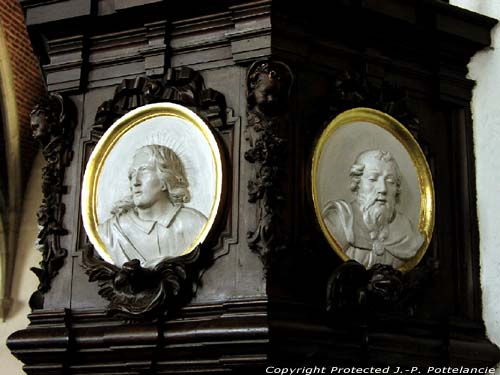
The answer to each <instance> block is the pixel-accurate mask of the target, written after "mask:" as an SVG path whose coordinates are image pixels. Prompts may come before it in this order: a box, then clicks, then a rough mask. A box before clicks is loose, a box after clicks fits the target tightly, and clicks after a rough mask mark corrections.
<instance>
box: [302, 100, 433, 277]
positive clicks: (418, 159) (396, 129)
mask: <svg viewBox="0 0 500 375" xmlns="http://www.w3.org/2000/svg"><path fill="white" fill-rule="evenodd" d="M355 121H365V122H369V123H372V124H374V125H376V126H379V127H380V128H382V129H384V130H386V131H387V132H389V133H390V134H391V135H392V136H394V137H395V138H396V139H397V140H398V141H399V142H400V143H401V144H402V146H403V147H404V148H405V150H406V151H407V152H408V154H409V155H410V158H411V160H412V162H413V164H414V166H415V169H416V171H417V177H418V182H419V191H420V198H421V199H420V209H419V223H418V229H419V231H420V233H421V234H422V235H423V236H424V242H423V244H422V246H421V247H420V249H419V250H418V251H417V253H416V255H415V256H414V257H413V258H411V259H410V260H409V261H407V262H405V263H404V264H403V265H402V266H401V267H400V268H399V270H400V271H402V272H407V271H409V270H411V269H412V268H414V267H415V266H416V265H417V264H418V263H419V262H420V260H421V259H422V257H423V256H424V255H425V253H426V251H427V248H428V247H429V244H430V241H431V238H432V233H433V230H434V221H435V196H434V183H433V180H432V174H431V171H430V168H429V165H428V163H427V160H426V158H425V155H424V153H423V151H422V149H421V148H420V146H419V144H418V143H417V141H416V140H415V138H414V137H413V136H412V135H411V133H410V132H409V131H408V130H407V129H406V127H405V126H404V125H403V124H401V123H400V122H399V121H398V120H396V119H395V118H394V117H392V116H390V115H388V114H386V113H384V112H381V111H379V110H376V109H372V108H365V107H358V108H353V109H350V110H347V111H344V112H342V113H340V114H339V115H337V116H336V117H335V118H334V119H333V120H331V121H330V122H329V123H328V125H327V126H326V128H325V129H324V130H323V131H322V133H321V135H320V137H319V139H318V140H317V142H316V145H315V146H314V151H313V157H312V165H311V180H310V181H311V192H312V200H313V206H314V213H315V215H316V220H317V221H318V223H319V225H320V228H321V231H322V233H323V235H324V236H325V237H326V239H327V241H328V244H329V245H330V247H332V249H333V250H334V251H335V252H336V253H337V255H339V257H340V258H341V259H342V260H343V261H347V260H349V259H351V258H349V257H348V256H347V255H346V254H345V253H344V252H343V251H342V249H341V247H340V245H339V244H338V243H337V241H336V240H335V239H334V238H333V236H332V235H331V234H330V232H329V230H328V229H327V227H326V225H325V223H324V221H323V220H322V218H321V209H320V207H319V202H318V193H317V188H316V181H317V170H318V163H319V158H320V155H321V151H322V149H323V147H324V145H325V142H326V141H327V139H328V138H329V137H331V136H332V135H333V133H334V132H335V131H336V130H337V129H339V128H340V127H343V126H348V125H349V124H350V123H352V122H355Z"/></svg>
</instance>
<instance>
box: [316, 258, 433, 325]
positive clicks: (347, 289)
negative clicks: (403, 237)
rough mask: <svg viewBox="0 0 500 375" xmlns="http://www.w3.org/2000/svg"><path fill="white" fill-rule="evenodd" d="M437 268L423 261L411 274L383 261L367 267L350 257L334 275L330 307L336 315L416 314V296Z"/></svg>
mask: <svg viewBox="0 0 500 375" xmlns="http://www.w3.org/2000/svg"><path fill="white" fill-rule="evenodd" d="M435 270H436V268H435V265H434V268H433V265H432V264H420V265H419V266H417V267H415V268H414V269H412V270H411V271H410V272H407V273H402V272H400V271H399V270H396V269H394V268H393V267H391V266H388V265H383V264H376V265H375V266H373V267H372V268H370V269H369V270H367V269H366V268H365V267H364V266H363V265H361V264H360V263H358V262H356V261H355V260H349V261H347V262H345V263H344V264H342V265H340V266H339V267H337V268H336V269H335V270H334V271H333V273H332V275H331V276H330V280H329V281H328V285H327V296H326V309H327V311H328V312H330V313H333V314H334V315H338V314H348V315H349V314H353V313H358V314H364V313H368V312H370V313H373V312H375V311H377V312H384V311H385V312H390V313H391V314H394V313H404V314H407V315H412V312H413V310H414V297H415V296H416V295H418V293H419V292H420V291H421V289H422V288H424V287H425V285H426V284H427V282H428V281H429V280H430V278H431V277H432V272H433V271H435Z"/></svg>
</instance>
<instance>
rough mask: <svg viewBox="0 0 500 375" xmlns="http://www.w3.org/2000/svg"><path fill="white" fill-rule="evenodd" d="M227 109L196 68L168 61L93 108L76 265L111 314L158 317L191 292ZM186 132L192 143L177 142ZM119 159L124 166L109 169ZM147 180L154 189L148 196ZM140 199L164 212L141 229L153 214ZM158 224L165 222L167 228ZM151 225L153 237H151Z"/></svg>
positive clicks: (211, 215)
mask: <svg viewBox="0 0 500 375" xmlns="http://www.w3.org/2000/svg"><path fill="white" fill-rule="evenodd" d="M162 102H169V103H163V104H162ZM174 103H175V104H174ZM179 104H180V105H179ZM186 107H187V108H186ZM225 113H226V111H225V100H224V97H223V95H222V94H220V93H218V92H216V91H214V90H211V89H204V88H203V79H202V77H201V76H200V75H199V74H198V73H197V72H195V71H193V70H191V69H188V68H180V69H170V70H169V71H168V73H167V74H166V75H165V76H164V77H163V78H161V79H150V78H146V77H139V78H136V79H127V80H124V81H123V82H122V83H121V84H120V85H119V87H118V88H117V90H116V92H115V95H114V97H113V99H111V100H108V101H106V102H104V103H103V104H102V105H101V106H100V107H99V109H98V111H97V114H96V118H95V124H94V126H93V128H92V134H93V141H97V140H99V138H101V137H102V138H101V140H100V141H99V143H98V144H97V146H96V147H95V149H94V152H93V153H92V155H91V156H90V160H89V162H88V165H87V169H86V172H85V177H84V183H83V187H82V215H83V219H84V226H85V229H86V232H87V235H88V236H89V239H90V242H91V243H92V245H93V246H92V245H88V246H87V247H86V248H85V249H84V251H83V267H84V268H85V271H86V273H87V274H88V275H89V279H90V281H97V282H98V285H99V294H100V295H102V296H103V297H104V298H106V299H107V300H108V301H109V302H110V303H109V305H108V313H109V314H112V315H120V316H124V317H128V318H144V317H153V318H154V317H160V316H164V315H166V314H167V313H168V312H169V311H172V309H173V308H175V307H178V306H180V305H181V304H183V303H185V302H187V301H188V300H189V298H190V297H191V296H192V291H193V289H194V284H195V282H196V281H197V280H196V279H197V277H198V275H199V271H200V270H201V264H202V257H203V256H207V254H209V252H207V251H203V248H208V247H209V246H210V243H211V241H212V239H215V235H213V234H212V233H209V231H210V230H211V228H213V227H214V224H215V221H216V217H218V216H219V215H218V207H219V202H220V200H221V191H222V167H221V165H222V163H221V160H220V159H221V153H220V151H219V148H218V144H219V142H217V138H214V135H215V136H217V134H213V133H214V132H213V129H214V128H217V127H221V126H224V125H225ZM117 119H118V120H117ZM115 120H117V121H115ZM113 122H114V123H113ZM112 123H113V125H112ZM207 124H208V126H207ZM111 125H112V126H111ZM106 130H107V131H106ZM104 132H105V133H104ZM103 133H104V134H103ZM179 134H180V135H181V136H179ZM193 134H195V135H193ZM196 137H199V138H196ZM181 138H183V139H181ZM184 138H186V139H189V142H188V143H189V144H187V143H186V144H185V145H184V146H183V145H182V142H184V141H185V139H184ZM186 142H187V141H186ZM196 142H199V145H198V144H197V143H196ZM188 146H189V147H188ZM205 149H206V150H205ZM134 150H135V152H134ZM205 154H206V155H205ZM197 155H198V156H197ZM199 155H201V156H199ZM113 158H118V159H117V160H116V161H113V160H114V159H113ZM123 158H130V160H123ZM202 159H203V160H202ZM212 159H213V160H212ZM153 160H154V162H153ZM211 160H212V161H211ZM117 163H118V164H119V165H124V166H125V172H123V173H121V174H118V175H117V177H116V178H115V175H114V173H115V170H116V169H117V168H116V165H118V164H117ZM150 163H153V164H154V166H153V164H151V168H150V169H148V167H147V166H148V165H150ZM204 163H208V164H207V165H205V164H204ZM129 167H130V168H129ZM212 167H213V168H212ZM127 168H128V170H127ZM210 168H212V169H210ZM120 169H123V168H120ZM127 171H128V172H127ZM207 171H208V172H207ZM122 175H123V176H122ZM122 178H123V183H122V182H120V181H121V180H119V179H122ZM147 178H150V180H149V181H153V182H150V183H151V185H148V186H149V187H147V186H146V183H145V182H144V181H145V179H147ZM151 179H152V180H151ZM108 180H110V181H108ZM106 181H107V182H106ZM155 181H157V182H158V184H156V182H155ZM101 186H102V187H101ZM110 186H113V189H110V188H109V187H110ZM212 186H213V187H214V188H213V193H209V192H210V191H211V190H210V189H211V187H212ZM156 188H158V190H154V189H156ZM120 189H122V190H123V193H124V194H125V195H123V194H121V193H119V192H116V191H119V190H120ZM147 189H150V190H151V191H153V190H154V191H158V193H157V194H156V193H155V194H154V195H151V196H152V197H153V198H150V197H149V196H147V194H148V193H147ZM115 190H116V191H115ZM207 192H208V193H207ZM115 193H116V194H115ZM203 194H208V195H207V197H208V196H210V197H209V198H207V199H203V198H202V197H203V196H204V195H203ZM115 195H116V197H115ZM99 196H101V197H105V198H101V199H100V200H99V198H98V197H99ZM96 197H97V198H96ZM122 197H124V198H123V199H122ZM212 197H213V198H212ZM146 199H150V200H151V201H154V202H153V203H152V204H153V205H158V207H160V206H161V208H162V209H161V210H160V211H158V212H161V213H162V214H161V217H158V218H157V219H155V220H157V221H153V222H154V223H155V224H154V226H153V227H151V228H150V229H148V230H147V231H145V232H142V231H143V230H144V225H145V224H146V223H151V222H152V221H147V220H145V221H144V220H142V219H141V215H142V214H143V211H144V210H145V209H149V207H150V205H149V203H148V204H146V203H147V202H145V200H146ZM109 202H115V204H114V205H112V206H109V207H108V205H109ZM205 206H206V207H205ZM167 208H168V209H169V210H167ZM164 209H165V210H164ZM148 212H149V211H148ZM165 212H171V213H173V214H172V215H170V216H169V215H168V214H164V213H165ZM167 216H168V217H167ZM118 218H119V220H118ZM167 219H168V220H167ZM141 220H142V221H141ZM129 221H130V223H129ZM167 221H168V222H167ZM159 223H161V224H162V225H163V226H160V224H159ZM134 225H139V227H141V228H142V229H141V230H138V231H136V230H135V229H133V228H138V227H136V226H134ZM162 228H166V229H162ZM179 228H183V229H182V233H181V234H179V233H180V232H177V230H180V229H179ZM193 228H195V229H193ZM155 231H156V232H155ZM163 231H165V233H167V232H166V231H170V232H168V236H167V237H162V236H163V234H162V233H163ZM153 232H154V233H156V234H155V236H156V235H157V236H158V237H157V241H156V240H155V241H149V240H148V239H149V238H150V237H151V235H152V234H151V233H153ZM207 235H208V237H207ZM146 237H147V238H146ZM187 237H189V238H187ZM191 237H192V238H191ZM151 238H152V237H151ZM155 238H156V237H155ZM172 241H173V242H172ZM184 241H186V242H184ZM171 242H172V243H171ZM117 243H120V245H119V246H117V245H116V244H117ZM180 243H182V245H179V244H180ZM190 243H191V245H189V244H190ZM197 244H199V245H197ZM156 245H157V248H156V247H155V246H156ZM94 250H96V251H97V253H98V255H97V254H96V253H95V252H94ZM155 254H156V255H155ZM158 254H159V255H158Z"/></svg>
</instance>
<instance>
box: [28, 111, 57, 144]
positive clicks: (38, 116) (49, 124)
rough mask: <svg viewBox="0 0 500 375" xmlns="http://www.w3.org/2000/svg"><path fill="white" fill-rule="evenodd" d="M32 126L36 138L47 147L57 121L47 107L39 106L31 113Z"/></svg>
mask: <svg viewBox="0 0 500 375" xmlns="http://www.w3.org/2000/svg"><path fill="white" fill-rule="evenodd" d="M30 125H31V130H32V134H33V138H35V139H36V140H37V141H38V142H39V143H40V144H42V145H46V144H47V143H49V141H50V136H51V132H52V128H53V127H54V125H55V119H54V116H53V113H52V111H50V108H48V107H47V106H43V105H40V104H37V105H36V106H35V108H33V110H32V111H31V113H30Z"/></svg>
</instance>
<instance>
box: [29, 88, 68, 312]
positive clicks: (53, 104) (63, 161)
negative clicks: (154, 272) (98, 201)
mask: <svg viewBox="0 0 500 375" xmlns="http://www.w3.org/2000/svg"><path fill="white" fill-rule="evenodd" d="M70 104H71V103H70V102H69V100H68V99H66V98H63V97H62V96H61V95H59V94H50V96H49V97H48V99H47V101H46V102H45V103H43V104H38V105H37V106H35V108H34V109H33V111H32V112H31V116H30V117H31V129H32V131H33V137H34V138H35V139H36V140H37V141H38V143H39V144H40V146H41V147H42V153H43V156H44V158H45V161H46V165H45V167H44V168H43V170H42V192H43V200H42V205H41V207H40V209H39V210H38V213H37V216H38V225H39V226H40V232H39V233H38V248H39V250H40V251H41V252H42V261H41V262H40V268H32V269H31V270H32V271H33V272H34V273H35V274H36V275H37V277H38V279H39V281H40V284H39V286H38V290H37V292H35V293H34V294H33V295H32V297H31V300H30V306H31V308H33V309H34V308H41V307H43V293H46V292H47V291H48V290H49V289H50V286H51V280H52V279H53V278H54V276H56V275H57V273H58V271H59V269H60V268H61V266H62V265H63V262H64V258H65V257H66V255H67V253H68V251H67V250H66V249H64V248H62V247H61V245H60V236H64V235H66V234H67V233H68V232H67V230H66V229H65V228H64V227H63V216H64V211H65V206H64V204H63V203H62V196H63V194H65V193H66V187H65V186H64V185H63V180H64V172H65V168H66V167H67V166H68V165H69V163H70V161H71V159H72V157H73V152H72V143H73V128H74V123H73V118H72V116H71V115H70V112H69V109H71V106H70Z"/></svg>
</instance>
